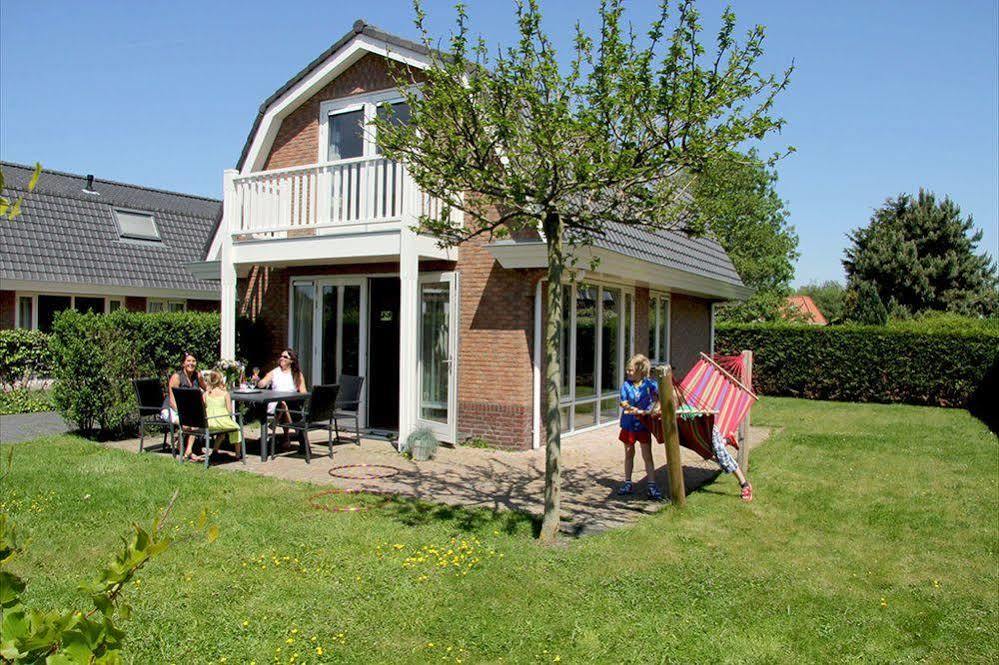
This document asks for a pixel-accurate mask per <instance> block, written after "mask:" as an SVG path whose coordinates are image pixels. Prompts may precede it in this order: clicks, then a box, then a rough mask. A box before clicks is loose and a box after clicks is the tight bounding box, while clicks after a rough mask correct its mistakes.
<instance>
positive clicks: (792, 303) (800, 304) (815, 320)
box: [784, 295, 829, 326]
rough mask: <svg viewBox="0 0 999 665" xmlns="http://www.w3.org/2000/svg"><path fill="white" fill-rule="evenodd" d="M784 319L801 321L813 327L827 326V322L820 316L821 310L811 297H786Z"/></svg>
mask: <svg viewBox="0 0 999 665" xmlns="http://www.w3.org/2000/svg"><path fill="white" fill-rule="evenodd" d="M784 313H785V317H784V318H795V319H801V320H803V321H804V322H805V323H810V324H812V325H814V326H827V325H829V321H827V320H826V317H825V316H824V315H823V314H822V310H820V309H819V306H818V305H816V304H815V301H814V300H812V297H811V296H805V295H793V296H788V297H787V309H786V310H785V312H784Z"/></svg>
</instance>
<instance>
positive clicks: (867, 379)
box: [715, 320, 999, 407]
mask: <svg viewBox="0 0 999 665" xmlns="http://www.w3.org/2000/svg"><path fill="white" fill-rule="evenodd" d="M951 325H954V324H953V323H948V324H947V326H943V327H942V328H933V327H932V326H927V327H925V328H923V329H921V328H920V327H919V326H920V323H919V321H918V320H914V321H906V322H902V323H899V324H896V325H891V326H877V327H875V326H856V325H844V326H830V327H817V326H795V325H786V324H742V325H733V324H722V325H719V326H718V328H717V335H716V339H715V348H716V350H717V351H718V352H719V353H725V354H728V353H737V352H738V351H739V350H740V349H752V350H753V385H754V386H755V388H756V389H757V390H759V391H760V392H761V393H762V394H766V395H789V396H794V397H805V398H808V399H830V400H841V401H851V402H905V403H908V404H930V405H938V406H957V407H967V406H969V405H970V404H971V403H972V400H973V398H974V400H975V401H976V402H981V401H982V400H985V401H988V400H990V399H992V398H993V397H994V396H983V395H982V394H981V392H982V386H983V382H984V380H985V378H986V376H987V375H988V373H989V372H990V371H991V372H993V373H994V372H995V366H996V364H997V363H999V328H997V327H996V326H994V325H993V326H991V327H990V326H989V324H985V323H983V324H981V325H980V326H978V327H974V326H966V327H965V328H964V329H959V328H956V327H954V328H953V329H951V328H950V327H949V326H951Z"/></svg>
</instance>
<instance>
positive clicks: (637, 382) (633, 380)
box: [617, 354, 663, 501]
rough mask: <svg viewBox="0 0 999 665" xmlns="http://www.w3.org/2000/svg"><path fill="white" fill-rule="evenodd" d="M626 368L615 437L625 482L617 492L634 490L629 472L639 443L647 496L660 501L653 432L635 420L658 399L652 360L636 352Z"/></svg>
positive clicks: (622, 493)
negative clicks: (621, 449) (621, 451)
mask: <svg viewBox="0 0 999 665" xmlns="http://www.w3.org/2000/svg"><path fill="white" fill-rule="evenodd" d="M626 371H627V374H628V378H627V380H626V381H625V382H624V385H622V386H621V409H622V412H621V433H620V434H618V437H617V438H618V440H619V441H621V443H623V444H624V482H623V483H622V484H621V487H619V488H618V490H617V493H618V495H621V496H624V495H627V494H631V493H633V492H634V491H635V487H634V485H633V484H632V482H631V473H632V470H634V468H635V443H636V442H637V443H639V444H640V445H641V446H642V460H643V461H644V462H645V479H646V481H648V494H649V498H650V499H652V500H653V501H661V500H662V498H663V494H662V492H661V491H660V490H659V486H658V485H656V464H655V462H654V461H653V459H652V433H651V432H649V430H648V429H647V428H646V427H645V425H643V424H642V423H641V422H640V421H639V420H638V416H639V415H647V414H650V413H652V411H653V409H654V408H655V405H656V401H657V400H658V398H659V394H658V389H657V387H656V382H655V381H653V380H652V379H650V378H649V373H650V372H651V371H652V363H650V362H649V359H648V358H646V357H645V356H643V355H642V354H638V355H636V356H633V357H632V358H631V360H629V361H628V366H627V368H626Z"/></svg>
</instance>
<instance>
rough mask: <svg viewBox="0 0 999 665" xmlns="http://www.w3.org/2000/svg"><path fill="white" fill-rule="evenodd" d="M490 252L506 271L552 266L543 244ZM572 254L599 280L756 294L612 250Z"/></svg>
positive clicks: (508, 245)
mask: <svg viewBox="0 0 999 665" xmlns="http://www.w3.org/2000/svg"><path fill="white" fill-rule="evenodd" d="M486 249H487V250H489V253H490V254H492V255H493V258H495V259H496V260H497V261H499V264H500V265H501V266H503V267H504V268H509V269H516V268H545V267H547V265H548V258H547V252H546V249H545V243H543V242H538V241H533V242H516V241H513V240H501V241H497V242H493V243H490V244H488V245H486ZM569 251H571V252H572V253H573V255H574V256H575V259H576V267H577V268H580V269H582V270H586V271H588V272H590V273H591V274H593V275H595V276H596V275H607V276H609V277H614V278H617V279H624V280H625V281H626V282H628V283H632V284H635V283H641V284H648V285H649V287H650V288H654V289H659V290H663V291H667V292H678V293H688V294H690V295H696V296H703V297H708V298H717V299H721V300H745V299H746V298H748V297H749V296H751V295H752V294H753V290H752V289H751V288H749V287H747V286H741V285H737V284H730V283H728V282H724V281H721V280H717V279H712V278H711V277H705V276H703V275H695V274H693V273H689V272H686V271H684V270H678V269H676V268H668V267H666V266H661V265H658V264H655V263H651V262H649V261H643V260H641V259H636V258H633V257H630V256H626V255H624V254H621V253H619V252H615V251H612V250H609V249H602V248H594V247H576V248H574V249H570V250H569ZM594 258H595V259H597V260H598V263H597V264H596V266H595V267H594V268H592V269H591V268H590V265H591V261H592V260H593V259H594Z"/></svg>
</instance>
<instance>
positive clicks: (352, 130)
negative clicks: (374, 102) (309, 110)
mask: <svg viewBox="0 0 999 665" xmlns="http://www.w3.org/2000/svg"><path fill="white" fill-rule="evenodd" d="M329 123H330V124H329V154H328V155H327V159H329V160H330V161H331V162H332V161H335V160H338V159H350V158H351V157H361V156H363V155H364V108H363V107H361V108H359V109H354V110H351V111H341V112H339V113H331V114H330V120H329Z"/></svg>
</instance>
